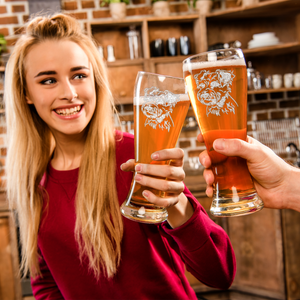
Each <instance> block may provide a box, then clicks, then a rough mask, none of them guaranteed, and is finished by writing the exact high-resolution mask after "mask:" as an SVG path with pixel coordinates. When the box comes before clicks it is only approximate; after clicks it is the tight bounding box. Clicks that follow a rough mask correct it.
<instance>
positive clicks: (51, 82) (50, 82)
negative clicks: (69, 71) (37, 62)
mask: <svg viewBox="0 0 300 300" xmlns="http://www.w3.org/2000/svg"><path fill="white" fill-rule="evenodd" d="M55 82H56V80H55V79H52V78H49V79H45V80H43V81H41V84H46V85H49V84H53V83H55Z"/></svg>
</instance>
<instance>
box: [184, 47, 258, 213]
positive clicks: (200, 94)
mask: <svg viewBox="0 0 300 300" xmlns="http://www.w3.org/2000/svg"><path fill="white" fill-rule="evenodd" d="M183 75H184V78H185V83H186V85H187V89H188V94H189V97H190V100H191V103H192V107H193V110H194V113H195V115H196V118H197V122H198V125H199V127H200V129H201V132H202V134H203V138H204V141H205V145H206V148H207V151H208V154H209V156H210V158H211V161H212V171H213V173H214V178H215V181H214V196H213V201H212V205H211V208H210V210H211V213H212V214H213V215H215V216H236V215H245V214H249V213H253V212H256V211H259V210H260V209H262V208H263V202H262V201H261V199H260V198H259V196H258V195H257V193H256V190H255V188H254V185H253V182H252V178H251V175H250V173H249V171H248V167H247V163H246V160H244V159H242V158H239V157H227V156H224V155H222V154H219V153H217V152H216V151H215V150H214V149H213V146H212V145H213V142H214V140H215V139H218V138H238V139H241V140H244V141H245V140H246V137H247V128H246V126H247V73H246V65H245V59H244V56H243V53H242V50H240V49H226V50H225V49H221V50H214V51H209V52H205V53H200V54H198V55H194V56H192V57H189V58H187V59H186V60H184V62H183Z"/></svg>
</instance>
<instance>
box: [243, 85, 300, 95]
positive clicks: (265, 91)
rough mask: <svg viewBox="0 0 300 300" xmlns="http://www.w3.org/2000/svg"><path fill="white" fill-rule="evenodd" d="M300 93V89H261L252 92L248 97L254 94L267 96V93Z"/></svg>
mask: <svg viewBox="0 0 300 300" xmlns="http://www.w3.org/2000/svg"><path fill="white" fill-rule="evenodd" d="M295 91H300V88H295V87H293V88H280V89H260V90H250V91H248V95H253V94H265V93H280V92H295Z"/></svg>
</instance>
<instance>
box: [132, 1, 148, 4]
mask: <svg viewBox="0 0 300 300" xmlns="http://www.w3.org/2000/svg"><path fill="white" fill-rule="evenodd" d="M132 4H135V5H137V4H146V1H145V0H132Z"/></svg>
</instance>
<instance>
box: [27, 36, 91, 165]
mask: <svg viewBox="0 0 300 300" xmlns="http://www.w3.org/2000/svg"><path fill="white" fill-rule="evenodd" d="M57 49H60V50H59V51H57ZM78 64H80V65H78ZM24 65H25V74H26V75H25V78H26V83H27V94H26V100H27V103H28V104H33V105H34V107H35V109H36V111H37V113H38V114H39V116H40V117H41V118H42V119H43V121H44V122H45V123H46V124H47V125H48V126H49V128H50V130H51V132H52V134H53V135H54V138H55V141H56V144H57V145H60V143H61V142H62V141H63V142H66V141H67V140H68V139H69V138H73V135H74V134H80V133H83V134H82V138H84V136H85V134H84V131H85V130H86V128H87V125H88V124H89V122H90V120H91V118H92V116H93V114H94V111H95V107H96V92H95V84H94V74H93V68H92V66H91V64H90V61H89V58H88V56H87V55H86V54H85V52H84V51H83V49H82V48H81V47H80V46H79V45H78V44H76V43H74V42H72V41H68V40H62V41H56V40H48V41H45V42H43V43H39V44H37V45H34V46H32V47H31V49H30V51H29V53H28V54H27V56H26V57H25V61H24ZM83 145H84V141H83V143H82V146H83ZM57 149H61V147H57ZM59 157H61V155H60V153H59V150H57V151H55V152H54V157H53V160H52V166H53V167H55V168H56V169H58V170H63V169H65V167H66V166H65V165H64V164H65V162H66V161H57V158H59ZM78 163H79V162H78ZM74 167H79V165H77V166H74Z"/></svg>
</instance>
